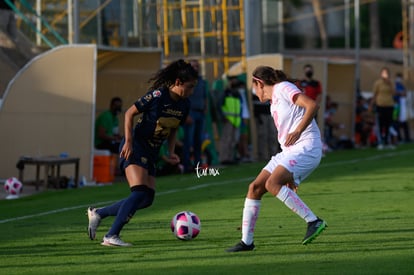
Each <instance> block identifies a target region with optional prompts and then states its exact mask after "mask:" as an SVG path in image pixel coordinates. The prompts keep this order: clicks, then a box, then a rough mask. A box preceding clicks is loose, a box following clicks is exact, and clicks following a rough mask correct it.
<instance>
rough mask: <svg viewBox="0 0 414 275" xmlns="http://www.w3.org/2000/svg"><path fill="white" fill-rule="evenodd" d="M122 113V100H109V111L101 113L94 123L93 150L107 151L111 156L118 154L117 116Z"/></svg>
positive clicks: (119, 136)
mask: <svg viewBox="0 0 414 275" xmlns="http://www.w3.org/2000/svg"><path fill="white" fill-rule="evenodd" d="M121 111H122V99H121V98H119V97H114V98H112V99H111V103H110V106H109V110H107V111H104V112H103V113H101V114H100V115H99V116H98V118H97V119H96V121H95V148H96V149H100V150H109V151H111V153H113V154H117V155H118V154H119V144H120V142H121V138H122V137H121V135H120V133H119V118H118V115H119V114H120V113H121Z"/></svg>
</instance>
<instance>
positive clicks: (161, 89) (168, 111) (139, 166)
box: [87, 60, 198, 246]
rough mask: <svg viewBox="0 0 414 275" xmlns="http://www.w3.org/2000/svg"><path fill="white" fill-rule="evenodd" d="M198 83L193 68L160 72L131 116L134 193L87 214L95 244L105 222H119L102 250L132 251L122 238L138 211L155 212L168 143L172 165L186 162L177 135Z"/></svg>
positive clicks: (126, 142) (124, 147)
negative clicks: (160, 169) (164, 147)
mask: <svg viewBox="0 0 414 275" xmlns="http://www.w3.org/2000/svg"><path fill="white" fill-rule="evenodd" d="M197 78H198V73H197V72H196V71H195V70H194V69H193V67H192V66H191V65H190V64H189V63H187V62H185V61H183V60H177V61H175V62H173V63H171V64H169V65H168V66H167V67H165V68H163V69H161V70H159V71H158V72H157V73H156V74H155V76H154V77H153V78H151V79H150V82H152V85H151V87H150V89H149V91H148V92H147V93H146V94H145V95H144V96H142V97H141V98H139V99H138V100H137V101H136V102H135V103H134V104H133V105H132V106H131V107H130V108H129V109H128V110H127V111H126V112H125V130H124V133H125V137H124V139H123V141H122V143H121V145H120V166H121V170H122V171H123V172H124V173H125V176H126V179H127V181H128V184H129V187H130V190H131V193H130V195H129V196H128V197H126V198H124V199H123V200H120V201H118V202H116V203H114V204H112V205H109V206H105V207H102V208H94V207H89V208H88V209H87V215H88V219H89V225H88V235H89V238H90V239H91V240H94V239H95V237H96V230H97V228H98V226H99V224H100V223H101V221H102V219H104V218H106V217H108V216H115V220H114V222H113V224H112V227H111V228H110V229H109V231H108V232H107V233H106V235H105V236H104V237H103V241H102V245H106V246H131V245H132V244H130V243H127V242H124V241H122V240H121V238H120V235H119V234H120V232H121V230H122V228H123V227H124V225H125V224H127V223H128V222H129V220H130V219H131V218H132V217H133V216H134V214H135V212H136V211H137V210H139V209H143V208H146V207H149V206H150V205H151V204H152V202H153V200H154V195H155V171H156V161H157V157H158V153H159V149H160V147H161V145H162V143H163V142H164V141H165V140H167V142H168V151H169V157H170V158H171V160H173V161H174V162H176V163H178V162H180V158H179V157H178V156H177V155H176V154H174V148H175V141H176V140H175V139H176V131H177V128H178V127H179V126H180V124H183V123H184V121H185V119H186V117H187V115H188V112H189V108H190V102H189V100H188V97H189V96H190V95H191V94H192V92H193V89H194V87H195V85H196V83H197ZM138 114H142V116H141V117H139V118H138V121H137V124H136V126H135V128H134V127H133V119H134V117H135V116H136V115H138Z"/></svg>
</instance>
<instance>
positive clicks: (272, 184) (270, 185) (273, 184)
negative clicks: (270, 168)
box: [265, 178, 282, 196]
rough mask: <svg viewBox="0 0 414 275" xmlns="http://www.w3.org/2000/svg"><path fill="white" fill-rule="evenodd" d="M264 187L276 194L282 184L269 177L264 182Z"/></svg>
mask: <svg viewBox="0 0 414 275" xmlns="http://www.w3.org/2000/svg"><path fill="white" fill-rule="evenodd" d="M265 188H266V190H267V191H269V193H271V194H272V195H273V196H276V195H277V194H278V193H279V191H280V188H282V184H280V183H279V182H278V181H275V180H272V179H271V178H269V179H268V180H267V181H266V183H265Z"/></svg>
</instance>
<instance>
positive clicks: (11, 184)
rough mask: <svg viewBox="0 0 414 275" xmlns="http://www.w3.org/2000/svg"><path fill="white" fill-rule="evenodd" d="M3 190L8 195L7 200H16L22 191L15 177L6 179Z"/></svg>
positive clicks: (20, 184)
mask: <svg viewBox="0 0 414 275" xmlns="http://www.w3.org/2000/svg"><path fill="white" fill-rule="evenodd" d="M4 190H6V193H7V194H9V195H8V198H16V197H19V195H20V193H21V192H22V191H23V184H22V183H21V182H20V181H19V180H18V179H17V178H15V177H12V178H8V179H7V180H6V182H5V183H4Z"/></svg>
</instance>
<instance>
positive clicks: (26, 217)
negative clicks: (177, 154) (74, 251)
mask: <svg viewBox="0 0 414 275" xmlns="http://www.w3.org/2000/svg"><path fill="white" fill-rule="evenodd" d="M253 179H254V178H253V177H248V178H241V179H237V180H226V181H221V182H213V183H205V184H200V185H196V186H190V187H186V188H183V189H171V190H168V191H164V192H157V196H162V195H167V194H172V193H177V192H181V191H186V190H196V189H200V188H206V187H210V186H215V185H224V184H229V183H237V182H243V181H251V180H253ZM114 202H115V201H105V202H98V203H94V204H93V205H106V204H110V203H114ZM89 206H91V205H90V204H87V205H78V206H72V207H65V208H60V209H55V210H50V211H46V212H41V213H37V214H32V215H27V216H21V217H16V218H10V219H5V220H0V224H2V223H7V222H13V221H18V220H26V219H30V218H35V217H41V216H46V215H50V214H56V213H61V212H66V211H70V210H75V209H79V208H85V209H86V208H88V207H89Z"/></svg>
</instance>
